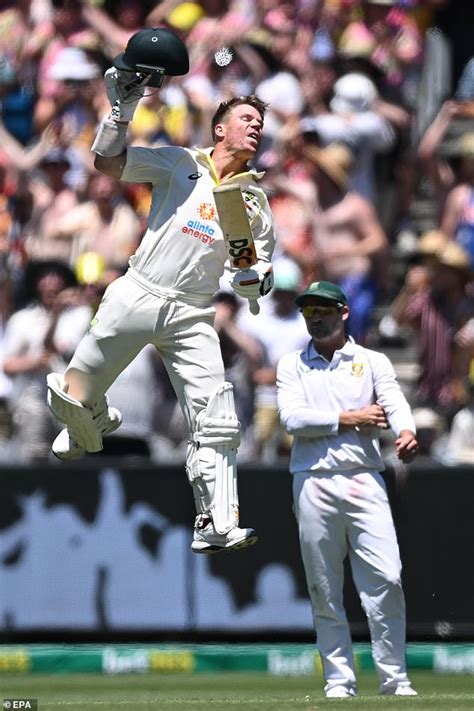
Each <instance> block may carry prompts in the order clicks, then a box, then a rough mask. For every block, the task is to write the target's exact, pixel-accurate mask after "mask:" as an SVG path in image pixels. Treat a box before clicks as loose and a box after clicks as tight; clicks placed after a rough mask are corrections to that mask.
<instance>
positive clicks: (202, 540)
mask: <svg viewBox="0 0 474 711" xmlns="http://www.w3.org/2000/svg"><path fill="white" fill-rule="evenodd" d="M257 540H258V536H257V534H256V533H255V531H254V529H253V528H239V527H238V526H234V527H233V528H231V529H230V531H228V532H227V533H217V532H216V531H215V529H214V525H213V523H212V519H211V518H209V516H206V515H205V514H199V515H198V516H196V521H195V523H194V537H193V542H192V543H191V549H192V550H193V551H194V553H207V554H210V553H219V552H220V551H236V550H240V549H241V548H247V546H252V545H253V544H254V543H256V542H257Z"/></svg>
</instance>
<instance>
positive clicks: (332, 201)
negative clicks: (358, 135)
mask: <svg viewBox="0 0 474 711" xmlns="http://www.w3.org/2000/svg"><path fill="white" fill-rule="evenodd" d="M305 155H306V159H307V165H308V170H309V171H311V174H312V177H313V180H314V182H315V185H316V186H317V196H316V201H315V204H314V207H313V239H314V245H315V252H316V259H317V270H318V275H319V278H324V279H326V280H329V281H332V282H335V283H337V284H338V285H339V286H340V287H341V288H342V289H343V291H344V292H345V293H346V294H347V295H348V298H350V299H351V314H350V317H349V320H348V328H349V332H350V333H351V335H352V336H353V337H354V338H356V339H357V340H358V341H359V342H363V341H364V339H365V336H366V333H367V330H368V327H369V324H370V318H371V314H372V311H373V308H374V306H375V303H376V300H377V298H378V293H379V289H380V287H381V286H382V284H383V283H384V281H385V283H386V280H387V279H386V277H387V263H386V257H387V248H388V242H387V238H386V236H385V233H384V230H383V228H382V226H381V224H380V221H379V219H378V217H377V214H376V212H375V210H374V208H373V206H372V205H371V204H370V202H369V201H368V200H366V199H365V198H363V197H362V196H361V195H359V194H357V193H356V192H354V191H352V190H350V189H349V175H350V170H351V167H352V160H353V159H352V154H351V152H350V150H349V149H348V148H347V147H346V146H344V145H342V144H338V143H333V144H330V145H329V146H326V147H325V148H322V149H321V148H317V147H308V148H307V149H306V151H305Z"/></svg>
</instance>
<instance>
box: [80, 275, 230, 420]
mask: <svg viewBox="0 0 474 711" xmlns="http://www.w3.org/2000/svg"><path fill="white" fill-rule="evenodd" d="M214 313H215V311H214V308H213V307H198V306H192V305H190V304H187V303H184V302H183V301H178V300H176V299H173V298H170V297H168V296H166V295H163V296H157V295H155V294H151V293H150V292H148V291H146V290H145V289H144V288H142V287H141V286H140V285H139V284H137V283H136V282H135V281H134V280H133V279H131V278H130V277H128V276H123V277H120V278H119V279H117V280H116V281H114V282H112V284H110V286H109V287H108V288H107V290H106V292H105V294H104V297H103V299H102V302H101V305H100V307H99V309H98V311H97V313H96V315H95V318H94V319H93V320H92V325H91V328H90V329H89V332H88V333H87V334H86V335H85V336H84V338H83V339H82V340H81V342H80V343H79V345H78V347H77V349H76V352H75V354H74V356H73V358H72V360H71V362H70V364H69V366H68V370H73V369H75V370H78V371H80V372H81V373H84V374H86V376H87V378H86V382H87V392H86V393H85V396H84V401H85V402H87V403H89V404H92V403H94V402H96V401H97V400H98V399H99V398H100V397H102V395H103V394H104V393H105V392H106V391H107V390H108V388H109V387H110V385H111V384H112V383H113V382H114V380H115V379H116V378H117V377H118V375H119V374H120V373H121V372H122V370H124V368H125V367H126V366H127V365H128V364H129V363H130V362H131V361H132V360H133V359H134V358H135V356H136V355H137V354H138V353H139V351H141V349H142V348H144V346H146V345H147V344H148V343H152V344H153V345H154V346H155V347H156V348H157V350H158V352H159V354H160V356H161V358H162V360H163V363H164V366H165V368H166V371H167V373H168V375H169V377H170V380H171V384H172V385H173V388H174V390H175V393H176V396H177V398H178V401H179V403H180V405H181V408H182V410H183V413H184V417H185V419H186V424H187V426H188V429H189V431H192V430H193V429H194V423H195V420H196V416H197V414H198V413H199V412H200V411H201V410H203V409H204V408H205V407H206V406H207V402H208V400H209V398H210V397H211V396H212V395H213V394H214V393H215V392H216V390H217V388H218V387H219V386H220V385H222V383H223V382H224V381H225V377H224V365H223V363H222V356H221V350H220V345H219V339H218V336H217V333H216V332H215V330H214V328H213V322H214ZM130 397H133V393H130ZM152 397H153V392H150V398H152ZM111 404H112V405H113V403H111Z"/></svg>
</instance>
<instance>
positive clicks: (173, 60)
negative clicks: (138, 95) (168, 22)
mask: <svg viewBox="0 0 474 711" xmlns="http://www.w3.org/2000/svg"><path fill="white" fill-rule="evenodd" d="M112 64H113V65H114V67H116V68H117V69H122V70H124V71H126V72H140V73H143V74H151V78H150V81H149V82H148V83H147V86H155V87H159V86H161V84H162V82H163V79H164V77H165V76H172V77H174V76H181V75H182V74H187V73H188V71H189V57H188V50H187V49H186V45H185V44H184V42H183V40H182V39H181V38H180V37H179V36H178V35H177V34H176V33H175V32H172V31H171V30H168V29H166V28H164V27H153V28H149V29H145V30H139V31H138V32H135V34H134V35H132V36H131V37H130V39H129V40H128V44H127V46H126V47H125V52H121V53H120V54H118V55H117V56H116V57H115V59H114V60H113V61H112Z"/></svg>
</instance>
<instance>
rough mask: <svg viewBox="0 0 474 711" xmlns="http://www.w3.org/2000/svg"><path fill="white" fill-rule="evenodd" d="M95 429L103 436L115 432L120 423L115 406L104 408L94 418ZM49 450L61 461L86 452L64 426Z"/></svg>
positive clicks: (120, 419)
mask: <svg viewBox="0 0 474 711" xmlns="http://www.w3.org/2000/svg"><path fill="white" fill-rule="evenodd" d="M94 419H95V421H96V425H97V429H98V430H99V432H100V434H101V435H103V436H105V435H108V434H111V433H112V432H115V430H116V429H118V428H119V427H120V425H121V424H122V413H121V412H120V410H117V408H116V407H108V408H104V409H103V410H102V411H101V412H100V413H99V414H98V415H97V417H96V418H94ZM51 450H52V452H53V454H54V455H55V456H56V457H57V458H58V459H62V460H63V461H71V460H73V459H79V457H82V456H83V454H85V453H86V449H85V447H83V446H82V445H81V444H79V443H78V442H77V441H76V440H75V439H74V434H73V433H72V432H71V431H70V429H69V428H68V427H65V428H64V429H63V430H61V432H60V433H59V434H58V436H57V437H56V439H55V440H54V442H53V444H52V447H51Z"/></svg>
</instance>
